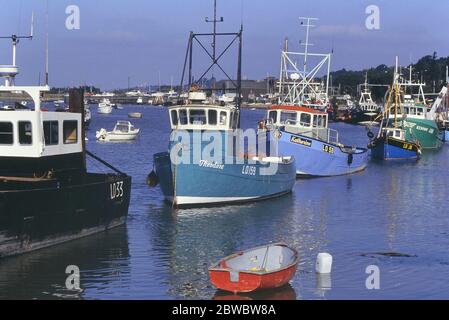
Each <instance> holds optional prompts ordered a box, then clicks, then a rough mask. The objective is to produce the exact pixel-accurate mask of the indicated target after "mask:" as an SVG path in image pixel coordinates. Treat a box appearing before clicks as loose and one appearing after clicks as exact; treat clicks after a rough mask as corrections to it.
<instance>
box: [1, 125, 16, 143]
mask: <svg viewBox="0 0 449 320" xmlns="http://www.w3.org/2000/svg"><path fill="white" fill-rule="evenodd" d="M13 142H14V135H13V131H12V123H11V122H0V144H13Z"/></svg>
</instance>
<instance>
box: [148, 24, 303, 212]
mask: <svg viewBox="0 0 449 320" xmlns="http://www.w3.org/2000/svg"><path fill="white" fill-rule="evenodd" d="M242 33H243V27H241V28H240V30H239V32H236V33H217V32H216V31H215V28H214V33H212V34H207V35H205V34H195V33H191V34H190V37H189V45H188V48H189V49H188V50H187V56H188V57H189V59H186V60H185V61H186V63H185V65H184V71H186V70H187V69H188V70H190V71H189V76H188V86H187V88H188V92H187V93H186V95H185V96H186V98H187V101H186V104H185V105H177V106H172V107H169V108H168V112H169V116H170V125H171V134H170V142H169V146H168V152H163V153H158V154H155V155H154V157H153V163H154V169H155V173H151V174H150V175H149V184H150V185H155V180H156V181H158V182H159V183H160V185H161V189H162V192H163V194H164V196H165V199H166V200H168V201H170V202H171V203H172V204H173V205H174V206H177V207H185V206H204V205H218V204H223V203H240V202H248V201H255V200H262V199H267V198H272V197H277V196H280V195H284V194H286V193H289V192H291V190H292V188H293V186H294V183H295V162H294V159H293V158H292V157H291V156H278V155H276V154H270V155H269V156H267V155H266V154H264V153H263V152H261V150H258V149H257V145H256V144H257V139H256V132H255V130H252V133H253V134H254V136H253V137H254V141H252V143H253V144H251V143H248V144H250V145H249V146H245V136H244V134H243V133H242V131H241V130H240V103H241V49H242ZM204 36H210V37H212V40H213V46H212V48H215V41H216V39H217V38H223V37H229V36H233V37H235V39H234V41H233V42H235V43H236V44H237V45H238V63H237V77H236V78H237V81H234V80H232V79H230V78H229V76H228V75H227V74H226V73H224V74H225V75H226V76H227V77H228V80H229V81H232V82H233V84H234V85H235V93H236V99H235V105H224V106H220V105H212V104H206V103H205V99H206V90H203V89H204V88H201V89H200V86H199V85H198V83H201V81H202V77H200V78H199V79H197V83H192V79H193V77H192V76H191V75H190V72H191V70H192V61H193V59H192V58H193V57H192V56H191V54H192V50H191V48H192V46H193V44H194V43H195V42H194V40H195V38H196V37H204ZM231 44H232V43H231ZM229 48H230V46H228V48H227V49H226V50H228V49H229ZM203 49H204V47H203ZM226 50H225V51H226ZM214 55H215V53H213V55H212V56H211V67H212V66H213V65H214V64H217V63H218V62H219V59H215V58H214ZM220 57H221V56H220ZM187 61H189V63H188V66H187ZM220 61H221V60H220ZM187 67H188V68H187ZM209 69H210V68H209ZM183 74H184V72H183ZM185 74H187V73H185ZM203 76H204V75H203ZM183 79H184V78H182V80H181V86H180V87H181V88H183V83H182V81H183ZM210 90H212V91H213V90H214V89H213V88H211V89H210ZM211 139H213V140H212V141H211ZM240 146H242V147H241V148H240ZM156 177H157V178H156Z"/></svg>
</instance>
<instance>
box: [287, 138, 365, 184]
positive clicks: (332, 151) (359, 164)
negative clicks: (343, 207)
mask: <svg viewBox="0 0 449 320" xmlns="http://www.w3.org/2000/svg"><path fill="white" fill-rule="evenodd" d="M279 154H280V155H292V156H293V157H294V158H295V162H296V174H297V175H298V176H303V177H328V176H339V175H345V174H351V173H355V172H359V171H363V170H364V169H365V168H366V165H367V163H368V160H369V153H368V149H365V148H355V150H354V149H351V148H350V147H345V148H343V147H340V146H337V145H335V144H330V143H324V142H322V141H320V140H317V139H313V138H310V137H307V136H303V135H298V134H292V133H289V132H286V131H283V130H281V137H280V139H279Z"/></svg>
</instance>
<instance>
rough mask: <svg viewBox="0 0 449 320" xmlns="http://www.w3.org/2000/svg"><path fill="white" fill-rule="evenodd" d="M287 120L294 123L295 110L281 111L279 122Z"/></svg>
mask: <svg viewBox="0 0 449 320" xmlns="http://www.w3.org/2000/svg"><path fill="white" fill-rule="evenodd" d="M287 121H288V122H289V123H290V124H296V111H282V112H281V123H286V122H287Z"/></svg>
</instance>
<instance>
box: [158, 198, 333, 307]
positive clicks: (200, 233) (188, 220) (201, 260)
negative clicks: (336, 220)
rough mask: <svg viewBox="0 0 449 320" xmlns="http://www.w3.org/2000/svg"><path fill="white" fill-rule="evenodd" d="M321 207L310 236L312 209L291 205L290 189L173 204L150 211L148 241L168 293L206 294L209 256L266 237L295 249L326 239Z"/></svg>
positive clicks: (215, 256) (213, 258)
mask: <svg viewBox="0 0 449 320" xmlns="http://www.w3.org/2000/svg"><path fill="white" fill-rule="evenodd" d="M325 212H326V209H325V208H323V210H320V213H319V216H320V223H319V224H320V225H321V228H322V229H323V230H321V231H319V233H320V237H312V236H311V235H310V230H311V229H312V230H313V229H315V222H314V221H313V220H314V215H313V213H312V212H311V210H310V209H309V208H307V206H305V207H304V208H301V207H298V206H297V205H296V206H295V205H294V196H293V195H288V196H286V197H282V198H279V199H273V200H268V201H263V202H258V203H252V204H247V205H241V206H226V207H220V208H200V209H198V208H197V209H178V210H172V209H171V208H170V207H169V206H165V207H162V208H160V209H159V210H158V212H157V213H155V212H153V213H152V214H151V219H153V220H154V221H153V222H152V223H151V224H150V225H152V226H153V228H152V230H151V234H152V240H151V241H152V246H153V247H154V248H155V250H157V251H158V256H160V257H165V258H166V259H167V261H166V263H167V264H168V268H169V274H168V275H167V277H168V279H167V282H168V283H169V287H170V288H169V292H170V294H172V295H174V296H176V297H178V298H195V299H197V298H211V297H213V296H214V293H215V289H214V288H213V287H212V285H211V284H210V282H209V275H208V267H209V266H210V265H211V264H212V263H213V262H215V261H217V260H219V259H221V258H222V257H224V256H227V255H230V254H232V253H234V252H236V251H239V250H243V249H247V248H250V247H254V246H256V245H260V244H265V243H270V242H278V241H284V242H286V243H288V244H289V245H291V246H293V247H295V248H297V249H298V251H299V252H300V255H301V252H302V253H304V252H307V251H309V250H310V248H316V247H321V246H322V245H323V243H324V242H325V241H326V240H325V228H324V225H325V224H326V217H325V216H326V214H325ZM315 214H316V212H315ZM321 228H320V227H319V228H318V229H319V230H320V229H321ZM295 297H296V294H295Z"/></svg>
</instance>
